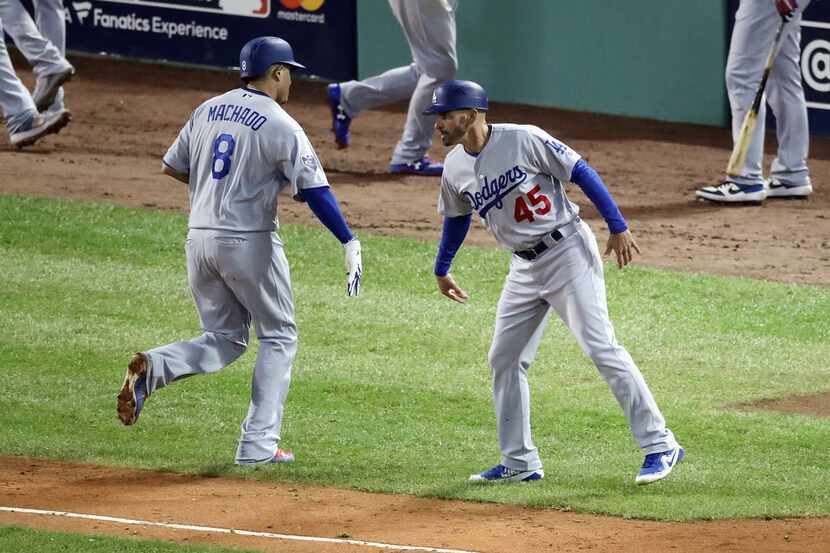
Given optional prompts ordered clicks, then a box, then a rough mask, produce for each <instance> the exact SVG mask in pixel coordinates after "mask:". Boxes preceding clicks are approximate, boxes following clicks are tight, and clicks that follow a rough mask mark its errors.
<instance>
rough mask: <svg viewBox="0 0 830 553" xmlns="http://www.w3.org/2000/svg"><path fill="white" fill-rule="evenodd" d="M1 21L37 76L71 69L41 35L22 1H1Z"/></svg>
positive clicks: (57, 51) (53, 46)
mask: <svg viewBox="0 0 830 553" xmlns="http://www.w3.org/2000/svg"><path fill="white" fill-rule="evenodd" d="M0 19H2V20H3V23H4V25H5V31H6V33H7V34H8V35H9V36H10V37H11V38H12V40H13V41H14V43H15V45H16V46H17V47H18V49H19V50H20V51H21V52H22V53H23V55H24V56H26V59H27V60H28V61H29V63H30V64H31V65H32V68H33V70H34V73H35V75H37V76H38V77H40V76H43V75H51V74H53V73H59V72H60V71H64V70H65V69H66V68H67V67H70V65H69V62H67V61H66V59H65V58H64V57H63V55H62V54H61V52H60V51H59V50H58V48H57V47H56V46H55V45H54V44H52V43H51V42H49V40H47V39H46V38H44V37H43V35H42V34H41V33H40V31H39V30H38V28H37V26H36V25H35V22H34V20H32V17H31V16H30V15H29V12H27V11H26V9H25V8H24V7H23V4H21V3H20V0H0Z"/></svg>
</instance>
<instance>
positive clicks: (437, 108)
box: [421, 104, 487, 115]
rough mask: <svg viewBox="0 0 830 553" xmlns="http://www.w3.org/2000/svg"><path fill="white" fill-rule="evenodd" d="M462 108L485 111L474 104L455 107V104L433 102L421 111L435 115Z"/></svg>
mask: <svg viewBox="0 0 830 553" xmlns="http://www.w3.org/2000/svg"><path fill="white" fill-rule="evenodd" d="M462 109H474V110H476V111H487V108H478V107H475V106H469V107H457V106H444V105H441V104H433V105H431V106H429V107H428V108H427V109H425V110H424V111H422V112H421V113H422V114H423V115H436V114H438V113H447V112H449V111H459V110H462Z"/></svg>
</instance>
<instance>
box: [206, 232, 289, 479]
mask: <svg viewBox="0 0 830 553" xmlns="http://www.w3.org/2000/svg"><path fill="white" fill-rule="evenodd" d="M239 237H240V238H241V239H242V241H240V242H238V243H232V242H227V243H225V242H217V257H218V258H219V259H221V260H222V262H221V264H222V267H223V277H224V279H225V282H227V283H228V285H229V286H230V287H231V289H232V290H233V292H234V294H235V296H236V297H237V298H239V301H240V302H241V303H242V304H243V305H244V306H245V307H246V308H247V310H248V311H249V312H250V313H251V315H252V316H253V319H254V325H255V328H256V333H257V338H258V339H259V351H258V352H257V358H256V364H255V366H254V375H253V382H252V384H251V401H250V405H249V407H248V413H247V416H246V417H245V419H244V420H243V421H242V424H241V435H240V438H239V447H238V448H237V452H236V461H237V462H239V463H250V462H257V461H262V460H264V459H268V458H270V457H272V456H273V455H274V451H275V450H276V447H277V444H278V443H279V439H280V426H281V424H282V414H283V404H284V403H285V398H286V396H287V394H288V388H289V385H290V383H291V365H292V363H293V362H294V356H295V355H296V353H297V326H296V324H295V322H294V300H293V294H292V291H291V278H290V275H289V270H288V260H287V259H286V258H285V254H284V252H283V248H282V242H280V240H279V238H278V237H277V236H276V234H274V233H272V232H253V233H247V234H244V235H240V236H239Z"/></svg>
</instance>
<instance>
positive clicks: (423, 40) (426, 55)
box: [340, 0, 458, 164]
mask: <svg viewBox="0 0 830 553" xmlns="http://www.w3.org/2000/svg"><path fill="white" fill-rule="evenodd" d="M389 5H390V6H391V8H392V13H394V15H395V18H397V20H398V22H399V23H400V25H401V28H402V29H403V33H404V35H405V36H406V40H407V42H408V43H409V48H410V50H411V51H412V59H413V63H411V64H410V65H406V66H403V67H397V68H395V69H390V70H389V71H386V72H384V73H382V74H380V75H377V76H374V77H370V78H368V79H366V80H363V81H349V82H346V83H341V85H340V91H341V104H342V105H343V109H344V110H345V111H346V114H347V115H348V116H349V117H356V116H357V115H358V114H359V113H360V112H361V111H363V110H367V109H373V108H376V107H379V106H382V105H384V104H388V103H391V102H398V101H401V100H405V99H407V98H409V110H408V111H407V114H406V125H405V126H404V130H403V135H402V136H401V139H400V141H399V142H398V144H397V146H395V151H394V153H393V154H392V161H391V162H392V163H396V164H397V163H410V162H413V161H418V160H419V159H421V158H422V157H424V155H425V154H426V153H427V150H429V147H430V145H431V144H432V135H433V133H434V132H435V116H434V115H424V114H423V111H424V110H425V109H426V108H427V107H429V105H430V104H431V102H432V92H433V91H434V90H435V88H436V87H437V86H439V85H440V84H441V83H443V82H444V81H447V80H449V79H453V78H455V72H456V70H457V69H458V57H457V55H456V50H455V10H456V5H457V0H389Z"/></svg>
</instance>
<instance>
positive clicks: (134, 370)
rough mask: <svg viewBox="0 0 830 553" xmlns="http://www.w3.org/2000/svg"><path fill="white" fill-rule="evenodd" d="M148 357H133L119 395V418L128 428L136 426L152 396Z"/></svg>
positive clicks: (137, 355)
mask: <svg viewBox="0 0 830 553" xmlns="http://www.w3.org/2000/svg"><path fill="white" fill-rule="evenodd" d="M147 367H148V363H147V356H146V355H144V354H143V353H136V354H135V355H133V358H132V360H131V361H130V364H129V365H128V366H127V373H126V374H125V375H124V384H122V385H121V391H120V392H119V393H118V404H117V409H118V418H119V419H121V422H123V423H124V424H126V425H127V426H129V425H131V424H135V421H136V420H138V415H139V414H141V409H142V408H143V407H144V401H145V400H146V399H147V396H149V395H150V394H149V393H147Z"/></svg>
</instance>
